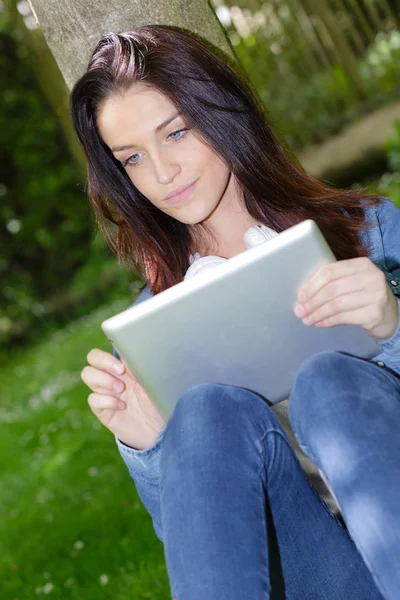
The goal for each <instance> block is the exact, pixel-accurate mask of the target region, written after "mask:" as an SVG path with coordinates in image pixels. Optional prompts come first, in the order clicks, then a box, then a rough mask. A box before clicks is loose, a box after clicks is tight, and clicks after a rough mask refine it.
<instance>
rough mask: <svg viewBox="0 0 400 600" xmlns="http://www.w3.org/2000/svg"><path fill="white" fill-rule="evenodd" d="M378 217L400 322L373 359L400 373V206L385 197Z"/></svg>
mask: <svg viewBox="0 0 400 600" xmlns="http://www.w3.org/2000/svg"><path fill="white" fill-rule="evenodd" d="M376 218H377V223H378V226H379V230H380V235H381V238H382V246H383V252H384V263H383V265H382V267H383V269H382V270H383V272H384V274H385V277H386V281H387V283H388V285H389V287H390V289H391V291H392V293H393V294H394V295H395V296H396V299H397V304H398V307H399V322H398V324H397V328H396V331H395V332H394V334H393V335H392V337H391V338H389V339H388V340H384V341H381V342H378V343H379V345H380V347H381V349H382V352H381V353H380V354H378V355H377V356H375V357H374V359H373V361H374V362H380V363H384V364H385V365H386V366H387V367H389V368H390V369H393V370H394V371H396V372H397V373H399V374H400V208H399V207H398V206H396V204H394V202H392V201H391V200H389V199H388V198H383V199H382V202H381V203H380V205H379V207H378V208H377V210H376Z"/></svg>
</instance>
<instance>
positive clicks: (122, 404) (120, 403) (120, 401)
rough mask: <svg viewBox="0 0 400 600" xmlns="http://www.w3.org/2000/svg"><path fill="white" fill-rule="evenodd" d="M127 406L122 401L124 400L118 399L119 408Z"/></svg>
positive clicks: (122, 408)
mask: <svg viewBox="0 0 400 600" xmlns="http://www.w3.org/2000/svg"><path fill="white" fill-rule="evenodd" d="M125 408H126V404H125V402H122V400H118V409H119V410H124V409H125Z"/></svg>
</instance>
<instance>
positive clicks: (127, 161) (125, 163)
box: [122, 154, 138, 167]
mask: <svg viewBox="0 0 400 600" xmlns="http://www.w3.org/2000/svg"><path fill="white" fill-rule="evenodd" d="M135 156H137V154H132V156H130V157H129V158H127V159H126V160H124V162H123V163H122V164H123V166H124V167H127V166H128V165H129V166H131V167H134V166H135V165H136V164H137V163H138V161H135V162H131V161H132V158H135Z"/></svg>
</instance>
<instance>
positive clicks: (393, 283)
mask: <svg viewBox="0 0 400 600" xmlns="http://www.w3.org/2000/svg"><path fill="white" fill-rule="evenodd" d="M390 283H391V284H392V285H399V284H398V283H397V281H396V280H395V279H392V281H391V282H390Z"/></svg>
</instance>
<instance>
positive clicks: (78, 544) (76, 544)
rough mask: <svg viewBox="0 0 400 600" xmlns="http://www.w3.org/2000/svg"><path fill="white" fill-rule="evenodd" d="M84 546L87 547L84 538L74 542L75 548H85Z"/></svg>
mask: <svg viewBox="0 0 400 600" xmlns="http://www.w3.org/2000/svg"><path fill="white" fill-rule="evenodd" d="M84 547H85V543H84V542H82V540H76V542H75V544H74V550H83V548H84Z"/></svg>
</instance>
